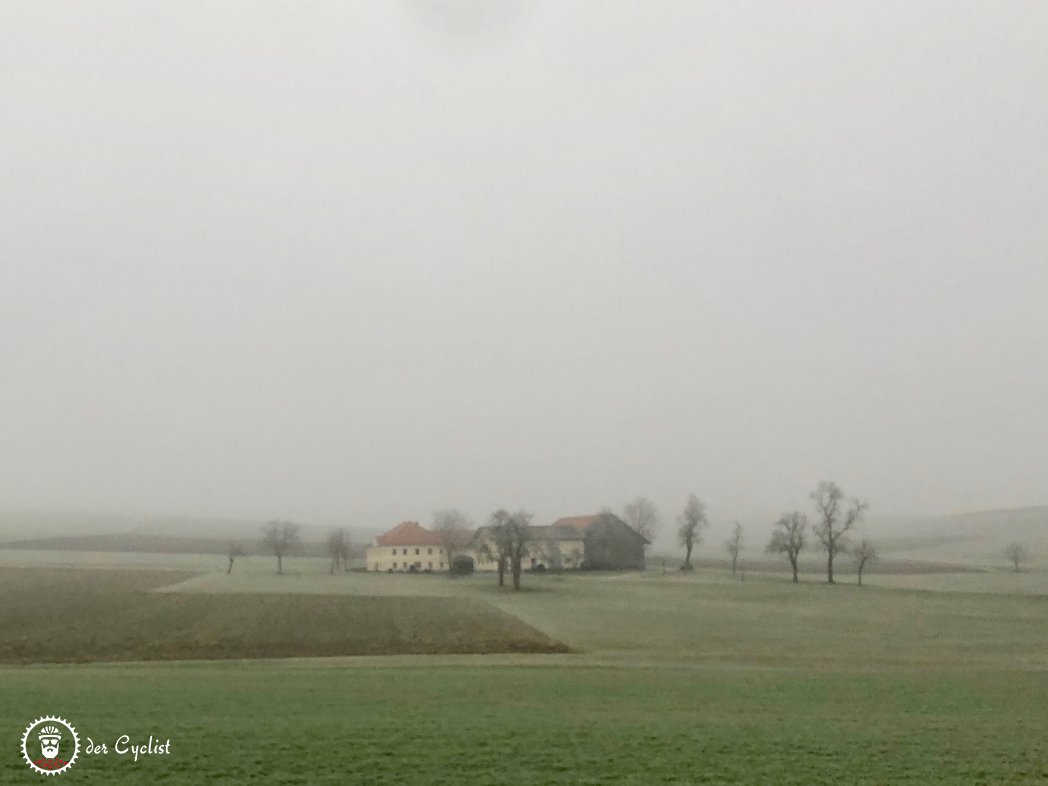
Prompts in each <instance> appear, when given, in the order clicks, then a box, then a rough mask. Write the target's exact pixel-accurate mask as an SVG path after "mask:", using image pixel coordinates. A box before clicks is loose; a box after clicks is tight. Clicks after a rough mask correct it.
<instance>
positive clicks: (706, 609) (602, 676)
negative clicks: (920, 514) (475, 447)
mask: <svg viewBox="0 0 1048 786" xmlns="http://www.w3.org/2000/svg"><path fill="white" fill-rule="evenodd" d="M314 567H319V566H314ZM32 572H39V571H32ZM32 572H30V573H32ZM73 572H74V573H75V572H77V571H73ZM151 575H153V577H154V578H153V579H151V580H150V581H153V582H155V581H156V575H157V574H155V573H154V574H151ZM964 575H965V576H966V578H965V581H975V580H977V579H978V578H979V577H980V576H981V575H983V574H964ZM987 575H989V576H991V577H993V576H992V574H987ZM885 578H890V577H885ZM911 578H912V577H907V579H908V580H909V579H911ZM1015 578H1016V579H1017V580H1021V579H1023V578H1025V577H1024V576H1018V577H1015ZM128 580H130V579H128ZM935 580H937V581H942V580H943V579H942V578H941V577H936V579H935ZM163 583H164V584H165V586H164V587H163V589H162V590H161V591H159V592H157V591H153V592H150V593H149V597H150V598H158V599H160V600H164V599H171V598H173V599H175V601H178V602H184V601H187V600H188V601H190V602H193V603H201V604H205V605H203V606H200V607H193V608H199V609H204V608H207V607H208V605H210V607H216V606H220V605H222V604H225V603H228V602H229V601H230V600H231V599H233V598H237V599H247V601H248V602H250V601H251V599H252V598H255V599H257V601H258V602H264V601H265V599H267V598H270V597H272V596H273V593H275V592H279V593H281V594H283V595H284V597H285V599H291V600H294V599H295V598H297V599H298V602H300V603H302V604H305V605H301V606H298V607H297V608H299V609H300V610H303V613H309V612H308V611H306V610H308V609H309V608H310V605H309V604H312V603H315V602H318V601H319V602H322V603H327V602H332V601H339V602H342V603H345V604H346V605H345V607H344V608H346V609H348V608H351V607H352V606H353V604H360V603H364V602H369V599H370V600H374V599H376V598H378V599H383V600H385V601H387V602H395V603H400V604H415V603H427V602H440V603H445V602H454V603H458V602H468V603H472V604H477V607H485V606H486V607H489V608H497V609H499V610H500V611H502V612H505V613H506V614H508V615H512V616H513V617H516V618H518V619H520V620H522V621H523V623H525V625H527V626H533V627H534V628H537V629H538V630H541V631H542V632H543V633H545V634H548V635H549V636H550V637H551V638H552V639H555V640H557V641H561V642H564V643H565V644H567V645H569V646H570V647H571V648H572V649H573V652H572V653H570V654H541V655H531V654H509V655H431V656H410V655H391V656H387V657H358V658H320V659H314V658H304V659H295V660H247V661H228V660H227V661H211V662H206V661H197V662H177V663H176V662H166V663H135V664H113V663H109V664H81V665H36V666H4V667H0V739H6V740H9V741H12V740H13V741H14V743H12V744H8V745H6V746H3V747H0V781H2V782H4V783H8V782H11V783H30V782H34V781H35V780H38V779H39V778H40V777H41V776H39V775H35V774H33V773H31V772H30V771H29V770H28V769H27V768H26V767H25V766H24V765H23V764H22V763H21V762H20V759H19V757H18V753H17V739H18V737H19V736H20V734H21V731H22V729H23V728H24V727H25V725H26V724H27V723H28V722H29V721H30V720H32V719H33V718H35V717H37V716H38V715H41V714H59V715H64V716H65V717H67V718H68V719H69V720H70V721H72V722H73V723H74V724H76V725H77V726H78V728H79V729H80V731H81V734H82V736H83V735H89V736H91V737H92V738H93V739H94V740H95V741H96V742H97V741H99V740H105V739H109V740H112V739H115V738H116V737H117V736H118V735H120V734H124V733H126V734H129V735H132V736H134V735H138V736H141V737H142V738H143V739H144V738H145V737H147V736H148V735H149V734H153V735H155V736H160V737H162V738H165V739H166V738H170V739H171V740H172V754H171V755H170V756H168V757H154V758H151V759H143V760H140V761H139V762H138V763H134V762H132V761H130V760H129V759H128V758H127V757H124V758H120V757H115V756H113V755H112V754H111V755H109V756H106V757H98V756H96V757H91V756H85V757H84V758H83V759H82V760H81V761H78V762H77V764H76V765H75V767H74V768H73V769H71V770H70V771H69V772H68V773H66V774H63V775H62V778H63V779H64V781H69V782H71V783H92V784H132V783H141V782H143V781H146V780H148V781H159V782H168V783H203V782H208V783H211V782H217V783H228V784H246V783H261V782H264V783H267V784H269V783H274V784H292V783H295V784H299V783H301V784H307V783H308V784H314V783H322V784H323V783H330V784H341V783H361V784H401V783H433V784H461V783H471V784H518V783H528V784H532V783H534V784H572V783H586V784H662V783H666V784H700V783H709V784H761V785H762V786H764V785H766V784H787V785H792V784H796V785H797V786H805V785H807V784H870V785H871V786H872V785H873V784H915V785H916V784H957V785H958V786H960V785H961V784H965V786H967V785H968V784H1034V783H1044V782H1048V711H1046V710H1045V708H1046V707H1048V597H1045V596H1042V595H1027V596H1024V595H1020V594H1006V593H1001V591H1000V588H997V589H995V591H994V592H991V593H978V592H967V591H964V592H949V591H941V590H940V591H928V590H924V589H921V590H917V589H896V588H888V587H879V586H871V587H865V588H858V587H855V586H852V585H840V586H836V587H827V586H824V585H820V584H817V583H814V582H811V583H802V584H801V585H797V586H795V585H792V584H791V583H790V582H788V581H786V580H784V579H783V578H782V577H781V576H775V575H763V576H760V577H756V576H755V577H752V578H750V577H748V579H747V581H746V582H745V583H742V582H737V581H733V580H731V578H730V577H729V576H727V575H725V574H724V573H721V572H712V571H707V572H703V573H702V574H701V575H697V576H682V575H679V574H672V573H671V574H668V575H665V576H663V575H662V574H661V573H657V572H649V573H647V574H632V575H619V576H609V575H604V576H601V575H586V576H568V575H565V576H544V577H532V576H528V577H525V586H526V591H524V592H520V593H512V592H508V591H499V590H498V589H497V588H496V587H495V586H494V579H493V577H490V576H475V577H472V578H470V579H468V580H461V581H452V580H449V579H446V578H444V577H438V576H388V575H368V574H353V573H350V574H344V575H336V576H328V575H326V574H325V573H323V572H322V571H320V570H314V569H312V568H310V569H305V568H303V569H300V570H298V571H296V572H293V573H291V574H290V575H287V576H283V577H276V576H272V575H266V574H265V572H264V571H263V570H261V569H259V570H255V569H248V570H245V571H243V572H240V573H237V572H234V574H233V575H232V576H226V575H225V574H224V573H221V572H211V573H206V574H203V575H198V576H194V577H186V575H185V574H177V573H170V572H169V573H167V574H165V581H164V582H163ZM16 584H18V582H16ZM22 584H23V586H24V585H26V582H22ZM4 586H5V596H6V599H5V603H9V601H10V598H12V597H14V595H12V594H10V593H15V594H17V592H19V591H23V592H24V590H16V589H15V587H14V585H12V586H8V585H4ZM151 586H152V587H153V588H154V590H155V589H156V584H155V583H154V584H151ZM38 588H39V586H38ZM132 594H133V593H132ZM20 597H25V596H24V595H23V596H20ZM164 602H174V601H164ZM30 616H31V615H30ZM26 619H27V620H28V617H26ZM412 624H414V623H412ZM19 625H20V626H21V625H22V623H19ZM9 627H10V623H7V624H5V625H4V627H3V631H4V633H3V635H5V636H7V635H9V633H8V628H9ZM323 627H324V626H320V628H318V630H320V629H323ZM307 629H312V628H307ZM55 635H57V634H55ZM54 644H55V645H57V642H54Z"/></svg>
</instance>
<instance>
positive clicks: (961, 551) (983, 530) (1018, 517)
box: [868, 506, 1048, 565]
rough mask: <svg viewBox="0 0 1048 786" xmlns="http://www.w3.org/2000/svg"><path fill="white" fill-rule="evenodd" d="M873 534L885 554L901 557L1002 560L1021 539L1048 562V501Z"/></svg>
mask: <svg viewBox="0 0 1048 786" xmlns="http://www.w3.org/2000/svg"><path fill="white" fill-rule="evenodd" d="M868 534H869V536H870V537H871V538H873V539H874V540H877V541H878V547H879V550H880V552H881V553H882V554H884V555H888V556H892V557H898V558H903V557H904V558H906V559H914V560H927V561H931V562H959V563H964V564H969V565H972V564H976V565H1001V564H1003V563H1004V561H1005V560H1004V557H1003V555H1002V553H1001V552H1002V550H1003V549H1004V547H1005V546H1006V545H1008V544H1009V543H1014V542H1018V543H1022V544H1024V545H1025V546H1026V547H1027V548H1029V549H1030V551H1031V552H1032V553H1033V556H1034V563H1035V564H1037V563H1044V562H1048V506H1041V507H1032V508H1014V509H1011V510H987V511H978V512H974V513H961V514H958V515H953V516H939V517H935V518H924V519H914V520H912V521H910V522H909V523H908V524H906V525H905V526H903V527H894V528H893V532H892V534H890V535H887V536H884V537H881V538H878V537H877V532H876V530H875V529H874V530H868Z"/></svg>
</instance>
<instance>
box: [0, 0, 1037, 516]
mask: <svg viewBox="0 0 1048 786" xmlns="http://www.w3.org/2000/svg"><path fill="white" fill-rule="evenodd" d="M1046 35H1048V5H1046V4H1044V3H1042V2H1036V0H1031V1H1030V2H1007V3H986V2H959V1H958V0H949V1H948V2H947V1H946V0H943V1H942V2H924V3H913V2H886V1H885V0H877V1H876V2H856V3H848V4H830V3H814V2H804V3H782V2H778V1H777V0H767V1H766V2H737V1H735V0H733V1H732V2H651V3H632V2H629V3H627V2H618V3H595V2H553V0H547V1H546V2H539V1H537V0H536V1H534V2H528V1H527V0H514V1H513V2H505V3H498V4H495V3H484V2H480V1H479V0H467V1H463V2H456V0H413V1H411V2H408V1H407V0H405V1H404V2H399V3H397V2H390V1H389V0H381V1H378V0H375V1H373V2H356V3H352V4H349V3H346V4H343V3H333V2H312V3H290V2H289V3H273V2H269V3H261V2H228V3H156V2H136V3H130V2H125V3H92V4H84V3H74V2H51V3H35V2H22V3H18V2H7V3H4V4H2V5H0V173H2V175H0V215H2V216H3V222H2V230H0V352H2V354H0V390H2V394H0V395H2V399H0V401H2V408H0V440H2V444H3V450H2V451H0V507H13V508H19V507H34V508H54V509H78V510H94V511H113V512H126V511H154V512H159V513H169V514H180V515H207V516H228V517H235V518H238V519H252V518H258V519H266V518H271V517H275V516H281V517H289V518H294V519H298V520H303V521H308V522H318V523H328V522H340V523H348V524H350V525H354V526H360V527H377V528H384V527H385V526H387V525H391V524H393V523H395V522H397V521H400V520H401V519H419V520H423V521H425V520H426V519H428V517H429V516H430V514H431V512H432V511H433V510H434V509H435V508H440V507H446V506H449V505H454V506H458V507H461V508H464V509H466V510H467V511H469V512H470V513H472V514H473V515H474V516H475V517H477V518H480V517H483V516H485V515H486V514H487V513H489V512H490V511H491V510H493V509H495V508H497V507H503V506H505V507H509V508H517V507H522V506H523V507H527V508H529V509H530V510H532V511H534V512H535V514H536V521H539V522H543V523H546V522H548V521H550V520H552V519H554V518H557V517H559V516H564V515H575V514H580V513H587V512H595V511H596V510H598V509H599V508H601V507H603V506H609V507H613V508H615V509H620V508H621V506H622V503H623V502H625V501H626V500H627V499H629V498H631V497H633V496H635V495H637V494H645V495H647V496H649V497H651V498H652V499H654V500H655V501H656V502H657V503H658V504H659V505H660V507H661V508H662V510H663V514H664V518H665V519H671V518H672V516H673V515H675V514H676V512H677V511H678V510H679V509H680V508H681V507H682V506H683V504H684V501H685V497H686V496H687V494H688V493H689V492H692V491H694V492H695V493H696V494H698V495H699V496H700V497H701V498H702V499H703V500H705V501H706V502H707V503H709V505H710V508H711V514H712V516H713V518H714V520H715V521H724V520H728V519H731V518H740V519H742V520H744V521H747V522H749V521H767V520H769V519H770V518H774V516H775V515H776V514H777V513H778V512H779V511H780V510H783V509H787V508H795V507H804V508H806V507H807V506H808V500H807V494H808V492H809V491H810V490H811V489H812V488H813V487H814V486H815V484H816V483H817V482H818V481H819V480H822V479H833V480H836V481H837V482H838V483H840V484H841V485H842V486H843V487H844V488H845V490H846V491H847V492H849V493H853V494H858V495H860V496H862V497H863V498H865V499H868V500H869V501H870V502H871V504H872V511H873V512H876V513H881V514H889V513H893V514H896V513H899V514H903V513H904V514H911V513H912V514H945V513H950V512H961V511H965V510H976V509H987V508H1005V507H1014V506H1023V505H1037V504H1044V503H1045V502H1046V501H1048V499H1046V494H1045V487H1044V470H1045V445H1046V444H1048V414H1046V403H1045V402H1046V401H1048V362H1046V360H1048V345H1046V336H1048V309H1046V304H1048V264H1046V262H1048V260H1046V256H1045V252H1046V249H1048V220H1046V215H1048V187H1046V183H1048V146H1046V144H1045V140H1046V139H1048V101H1046V100H1045V99H1046V96H1048V48H1046V47H1045V40H1046ZM664 526H665V525H664Z"/></svg>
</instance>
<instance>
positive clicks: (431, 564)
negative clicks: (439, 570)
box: [429, 562, 433, 570]
mask: <svg viewBox="0 0 1048 786" xmlns="http://www.w3.org/2000/svg"><path fill="white" fill-rule="evenodd" d="M429 569H430V570H433V563H432V562H430V563H429Z"/></svg>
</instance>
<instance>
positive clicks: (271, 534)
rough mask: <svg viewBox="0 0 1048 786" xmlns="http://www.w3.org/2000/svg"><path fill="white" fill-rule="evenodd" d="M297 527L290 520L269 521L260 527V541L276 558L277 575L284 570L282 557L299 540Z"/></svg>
mask: <svg viewBox="0 0 1048 786" xmlns="http://www.w3.org/2000/svg"><path fill="white" fill-rule="evenodd" d="M300 529H301V527H299V525H298V524H295V523H294V522H292V521H282V520H276V521H271V522H269V523H268V524H266V525H265V526H263V527H262V543H263V544H264V545H265V547H266V548H268V549H270V550H271V551H272V552H273V554H274V555H276V558H277V575H280V574H282V573H283V572H284V557H285V555H287V554H288V552H290V551H291V550H292V549H293V548H295V546H297V545H298V542H299V536H298V533H299V530H300Z"/></svg>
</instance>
